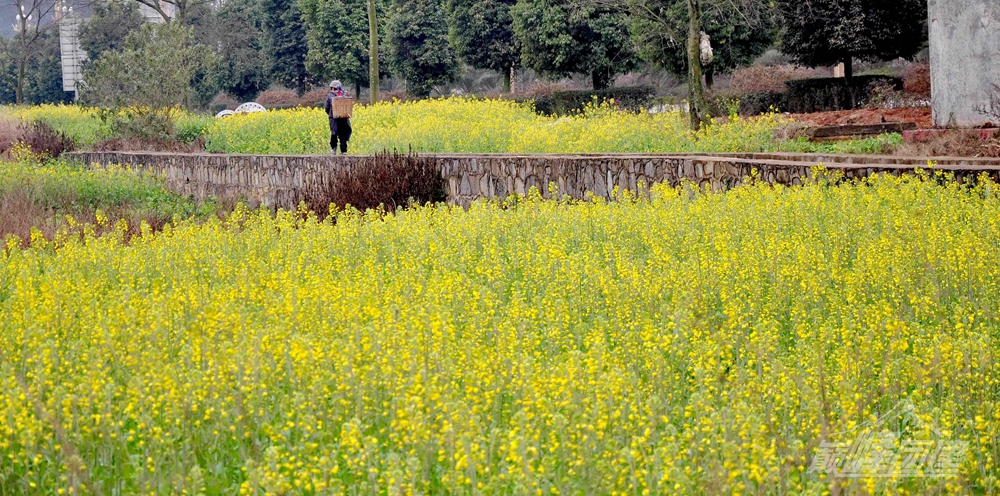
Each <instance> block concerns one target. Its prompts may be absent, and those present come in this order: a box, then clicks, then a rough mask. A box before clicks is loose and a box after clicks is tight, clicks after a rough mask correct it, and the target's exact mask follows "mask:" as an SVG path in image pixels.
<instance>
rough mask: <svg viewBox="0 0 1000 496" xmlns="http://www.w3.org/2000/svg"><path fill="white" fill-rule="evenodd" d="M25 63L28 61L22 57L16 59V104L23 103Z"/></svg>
mask: <svg viewBox="0 0 1000 496" xmlns="http://www.w3.org/2000/svg"><path fill="white" fill-rule="evenodd" d="M27 64H28V61H27V60H24V59H21V60H18V61H17V89H16V91H15V97H16V98H15V101H16V102H17V104H18V105H21V104H23V103H24V66H25V65H27Z"/></svg>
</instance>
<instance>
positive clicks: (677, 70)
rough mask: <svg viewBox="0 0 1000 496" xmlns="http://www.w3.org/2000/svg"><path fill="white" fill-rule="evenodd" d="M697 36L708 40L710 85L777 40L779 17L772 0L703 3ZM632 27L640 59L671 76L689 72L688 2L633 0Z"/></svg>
mask: <svg viewBox="0 0 1000 496" xmlns="http://www.w3.org/2000/svg"><path fill="white" fill-rule="evenodd" d="M701 9H702V16H701V31H703V32H705V33H706V34H707V35H708V36H709V39H710V40H711V44H712V50H713V57H712V60H711V62H708V63H707V64H705V65H704V72H705V78H706V80H707V83H708V85H709V87H711V86H712V83H713V76H714V75H715V74H724V73H727V72H729V71H731V70H733V69H736V68H738V67H741V66H745V65H748V64H749V63H750V62H752V61H753V60H754V59H755V58H757V57H758V56H760V55H761V54H762V53H764V52H765V51H767V49H768V48H770V47H771V46H772V45H773V44H774V42H775V39H776V38H777V35H778V27H777V16H776V11H775V9H774V8H773V6H772V4H771V2H770V0H735V1H734V0H702V2H701ZM629 12H630V15H629V17H630V23H629V24H630V27H631V29H632V35H633V38H634V39H635V41H636V44H637V45H638V48H639V53H640V55H642V57H643V59H645V60H647V61H648V62H650V63H652V64H654V65H656V66H658V67H661V68H663V69H665V70H667V71H669V72H671V73H673V74H675V75H678V76H685V75H686V74H687V73H688V60H687V59H688V56H687V37H688V30H689V27H690V26H689V16H688V2H687V0H631V1H630V2H629Z"/></svg>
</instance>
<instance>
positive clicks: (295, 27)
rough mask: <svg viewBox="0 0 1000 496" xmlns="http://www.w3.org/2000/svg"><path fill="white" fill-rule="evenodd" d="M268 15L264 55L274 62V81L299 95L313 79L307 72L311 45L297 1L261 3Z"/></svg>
mask: <svg viewBox="0 0 1000 496" xmlns="http://www.w3.org/2000/svg"><path fill="white" fill-rule="evenodd" d="M261 9H262V10H263V13H264V23H263V28H264V44H263V45H264V53H266V54H267V56H268V58H269V59H270V66H271V67H270V73H271V79H272V80H273V81H275V82H277V83H280V84H282V85H284V86H286V87H288V88H291V89H294V90H295V91H296V92H297V93H298V94H299V95H302V94H303V93H305V92H306V90H307V89H308V87H309V85H310V84H312V83H313V78H312V76H310V74H309V72H308V71H307V70H306V56H307V55H308V53H309V44H308V42H307V41H306V25H305V23H304V22H302V13H301V11H300V10H299V4H298V1H297V0H261Z"/></svg>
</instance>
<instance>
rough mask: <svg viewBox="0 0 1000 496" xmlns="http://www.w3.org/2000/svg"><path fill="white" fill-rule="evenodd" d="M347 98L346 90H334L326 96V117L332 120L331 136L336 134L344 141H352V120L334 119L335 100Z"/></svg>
mask: <svg viewBox="0 0 1000 496" xmlns="http://www.w3.org/2000/svg"><path fill="white" fill-rule="evenodd" d="M344 96H346V95H345V94H344V90H334V91H331V92H330V93H329V94H328V95H326V115H327V116H328V117H329V118H330V134H336V135H337V136H339V137H340V138H341V139H343V140H344V141H347V140H350V139H351V133H352V132H353V129H351V119H349V118H343V119H340V118H334V117H333V99H334V98H343V97H344Z"/></svg>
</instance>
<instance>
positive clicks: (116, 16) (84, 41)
mask: <svg viewBox="0 0 1000 496" xmlns="http://www.w3.org/2000/svg"><path fill="white" fill-rule="evenodd" d="M138 5H139V4H138V3H135V2H122V1H116V0H101V1H98V2H96V3H95V4H94V6H93V11H92V12H91V14H90V17H89V18H88V19H87V20H85V21H83V22H82V23H81V24H80V48H82V49H83V50H84V51H86V52H87V57H88V58H89V59H90V60H91V61H94V60H97V58H98V57H100V56H101V54H102V53H104V52H106V51H108V50H119V49H121V47H122V46H123V45H124V43H125V37H126V36H128V34H129V33H131V32H132V31H134V30H136V29H139V28H140V27H142V25H143V24H145V23H146V19H145V18H143V16H142V14H141V13H140V12H139V7H138Z"/></svg>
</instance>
